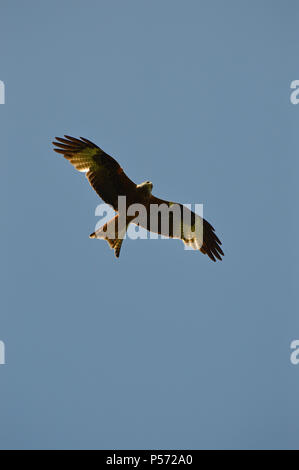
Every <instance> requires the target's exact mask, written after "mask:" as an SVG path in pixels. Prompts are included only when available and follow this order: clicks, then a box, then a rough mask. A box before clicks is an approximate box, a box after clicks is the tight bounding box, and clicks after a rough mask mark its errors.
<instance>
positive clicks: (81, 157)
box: [53, 135, 136, 211]
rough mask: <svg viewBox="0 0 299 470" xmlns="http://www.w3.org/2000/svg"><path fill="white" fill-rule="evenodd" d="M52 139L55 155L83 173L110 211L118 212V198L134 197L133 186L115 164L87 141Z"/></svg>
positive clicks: (114, 161) (66, 136) (117, 164)
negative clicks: (60, 155)
mask: <svg viewBox="0 0 299 470" xmlns="http://www.w3.org/2000/svg"><path fill="white" fill-rule="evenodd" d="M64 137H65V138H61V137H55V139H56V140H57V142H53V144H54V145H55V146H56V147H57V148H54V150H55V152H57V153H61V154H62V155H63V156H64V157H65V158H66V159H67V160H68V161H69V162H70V163H72V165H74V167H75V168H76V169H77V170H78V171H81V172H83V173H86V177H87V178H88V181H89V183H90V185H91V186H92V187H93V189H94V190H95V191H96V192H97V194H98V195H99V196H100V197H101V198H102V199H103V200H104V201H105V202H106V203H107V204H110V205H111V206H112V207H113V209H114V210H116V211H117V210H118V196H126V197H127V199H128V200H130V195H134V194H135V190H136V185H135V183H134V182H133V181H131V180H130V178H128V176H127V175H126V174H125V173H124V171H123V169H122V168H121V166H120V165H119V163H118V162H117V161H116V160H115V159H114V158H113V157H111V156H110V155H108V154H107V153H106V152H104V151H103V150H102V149H101V148H100V147H98V146H97V145H95V144H94V143H92V142H91V141H90V140H88V139H85V138H84V137H80V139H76V138H75V137H71V136H68V135H65V136H64Z"/></svg>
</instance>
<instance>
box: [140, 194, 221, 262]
mask: <svg viewBox="0 0 299 470" xmlns="http://www.w3.org/2000/svg"><path fill="white" fill-rule="evenodd" d="M149 204H150V205H152V204H156V205H158V206H161V205H162V204H164V205H166V206H168V207H170V208H171V206H173V205H177V206H179V207H180V209H181V212H180V215H179V216H176V215H175V212H174V213H172V212H169V219H168V220H167V222H168V224H166V226H168V230H169V229H170V233H169V232H168V233H164V229H163V223H162V218H161V217H162V216H161V217H160V218H159V220H158V230H157V233H159V234H162V235H166V236H170V237H173V238H180V239H181V240H182V241H183V242H184V243H185V244H186V245H187V246H188V247H190V248H192V249H195V250H196V249H197V250H200V251H201V252H202V253H203V254H205V255H208V256H209V258H211V260H212V261H216V258H217V259H218V260H221V259H222V258H221V256H224V253H223V251H222V249H221V247H220V245H221V241H220V240H219V238H218V237H217V235H216V233H215V229H214V227H212V225H211V224H210V223H209V222H207V220H205V219H203V218H202V217H200V216H199V215H198V214H195V213H194V212H193V211H190V210H189V209H188V208H187V207H185V206H183V205H182V204H178V203H173V202H170V201H164V200H163V199H159V198H157V197H155V196H153V195H151V197H150V201H149ZM183 214H184V215H185V216H186V217H183ZM166 217H167V216H166ZM146 228H147V229H150V227H149V226H147V227H146ZM197 228H199V230H198V229H197Z"/></svg>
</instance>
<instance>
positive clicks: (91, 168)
mask: <svg viewBox="0 0 299 470" xmlns="http://www.w3.org/2000/svg"><path fill="white" fill-rule="evenodd" d="M55 139H56V141H57V142H53V144H54V146H55V147H56V148H54V150H55V152H58V153H59V154H62V155H63V156H64V157H65V158H66V159H67V160H68V161H69V162H70V163H72V165H73V166H74V167H75V168H76V169H77V170H78V171H81V172H84V173H86V177H87V179H88V181H89V183H90V185H91V186H92V187H93V189H94V190H95V191H96V193H97V194H98V195H99V196H100V197H101V198H102V199H103V201H104V202H106V203H107V204H110V205H111V206H112V207H113V209H114V210H115V211H116V212H117V215H116V216H115V217H114V218H113V219H112V220H111V221H110V222H108V223H106V224H105V225H104V226H103V227H101V228H100V229H99V230H97V231H96V232H94V233H92V234H91V235H90V238H102V239H105V240H106V241H107V242H108V243H109V245H110V247H111V248H113V249H114V252H115V256H116V257H117V258H118V257H119V254H120V249H121V246H122V242H123V239H124V236H125V234H126V231H127V228H128V226H129V224H130V223H131V222H132V223H135V224H136V225H139V226H141V227H143V228H146V229H147V230H149V231H152V232H155V233H158V234H160V235H164V236H166V237H169V238H179V239H181V240H182V241H183V242H184V244H185V245H187V247H188V248H190V249H194V250H200V251H201V253H203V254H205V255H208V256H209V258H210V259H211V260H212V261H216V259H218V260H221V256H223V255H224V253H223V251H222V249H221V247H220V245H221V242H220V240H219V238H218V237H217V235H216V234H215V230H214V228H213V227H212V225H211V224H209V222H207V221H206V220H205V219H203V218H202V217H200V216H199V215H197V214H195V213H194V212H193V211H190V210H189V209H187V208H186V207H185V206H183V205H182V204H179V203H174V202H172V201H165V200H162V199H158V198H157V197H155V196H153V194H152V189H153V184H152V183H151V182H150V181H145V182H143V183H141V184H135V183H134V182H133V181H132V180H130V178H128V176H127V175H126V174H125V172H124V171H123V169H122V168H121V166H120V165H119V163H118V162H117V161H116V160H115V159H114V158H113V157H111V156H110V155H108V154H107V153H106V152H104V150H102V149H101V148H100V147H98V146H97V145H95V144H94V143H92V142H91V141H90V140H88V139H85V138H83V137H80V139H77V138H75V137H70V136H68V135H65V136H64V138H61V137H55ZM120 196H125V198H126V208H128V207H130V206H132V207H136V205H142V207H144V208H145V214H146V215H145V217H138V216H136V211H133V213H130V214H129V211H126V213H125V216H124V217H121V215H122V214H121V210H122V209H121V207H120V202H119V201H121V198H120ZM165 207H166V208H168V209H169V210H168V211H166V212H165V211H164V212H163V211H162V210H161V211H160V208H165ZM153 208H158V211H156V212H155V214H156V215H157V217H156V220H154V222H153V221H152V219H151V217H152V214H153V213H154V211H153V212H152V209H153ZM173 208H176V209H177V208H178V209H179V212H177V211H175V210H172V209H173ZM137 212H138V211H137ZM183 215H184V216H183ZM121 219H122V222H121ZM112 227H113V230H111V229H112Z"/></svg>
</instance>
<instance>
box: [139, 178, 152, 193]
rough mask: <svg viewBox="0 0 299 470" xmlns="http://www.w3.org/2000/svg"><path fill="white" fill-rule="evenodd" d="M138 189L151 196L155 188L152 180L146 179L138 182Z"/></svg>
mask: <svg viewBox="0 0 299 470" xmlns="http://www.w3.org/2000/svg"><path fill="white" fill-rule="evenodd" d="M137 189H138V190H139V191H142V192H143V193H144V194H145V195H147V196H150V195H151V194H152V190H153V183H152V182H151V181H144V182H143V183H141V184H137Z"/></svg>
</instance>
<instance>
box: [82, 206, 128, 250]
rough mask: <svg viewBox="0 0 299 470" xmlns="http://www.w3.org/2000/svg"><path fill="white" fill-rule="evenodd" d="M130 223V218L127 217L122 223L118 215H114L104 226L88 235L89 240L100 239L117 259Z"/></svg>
mask: <svg viewBox="0 0 299 470" xmlns="http://www.w3.org/2000/svg"><path fill="white" fill-rule="evenodd" d="M130 222H131V218H128V217H127V218H126V219H125V220H124V221H122V220H121V218H120V217H119V215H116V216H115V217H113V219H111V220H110V221H109V222H107V223H106V224H105V225H103V226H102V227H100V228H99V229H98V230H96V231H95V232H93V233H92V234H91V235H89V238H102V239H103V240H106V241H107V242H108V243H109V246H110V248H112V249H113V250H114V254H115V256H116V258H118V257H119V254H120V249H121V246H122V242H123V240H124V238H125V236H126V232H127V229H128V226H129V224H130Z"/></svg>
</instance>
